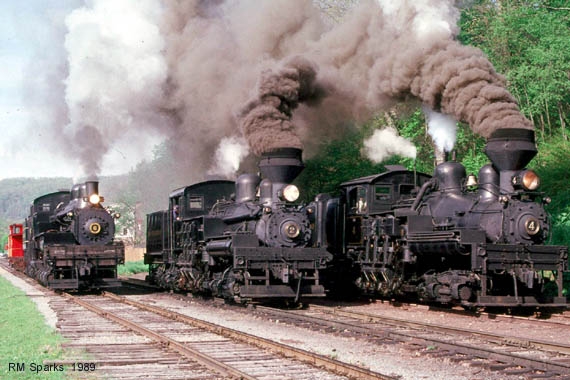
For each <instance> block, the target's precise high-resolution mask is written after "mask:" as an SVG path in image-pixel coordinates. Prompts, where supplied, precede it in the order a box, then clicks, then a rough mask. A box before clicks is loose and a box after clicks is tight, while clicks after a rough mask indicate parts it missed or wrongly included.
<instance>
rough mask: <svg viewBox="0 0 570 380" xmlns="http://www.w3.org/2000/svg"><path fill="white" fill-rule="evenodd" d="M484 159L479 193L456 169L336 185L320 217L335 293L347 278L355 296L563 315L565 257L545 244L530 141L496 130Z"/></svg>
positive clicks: (528, 134)
mask: <svg viewBox="0 0 570 380" xmlns="http://www.w3.org/2000/svg"><path fill="white" fill-rule="evenodd" d="M485 153H486V154H487V156H488V157H489V159H490V160H491V162H492V164H489V165H486V166H484V167H482V168H481V169H480V171H479V179H478V184H477V181H476V178H475V177H474V176H469V177H467V176H466V171H465V168H464V167H463V165H461V164H459V163H457V162H453V161H448V162H444V163H442V164H440V165H438V166H437V167H436V169H435V172H434V175H433V177H430V176H428V175H426V174H420V173H415V172H413V171H408V170H405V168H403V167H398V166H391V167H387V169H388V171H387V172H385V173H382V174H379V175H374V176H370V177H364V178H359V179H355V180H352V181H349V182H346V183H343V184H342V185H341V190H342V192H341V194H342V195H341V196H340V197H339V198H334V199H329V200H328V201H327V202H326V206H325V207H324V208H325V209H326V212H325V213H323V214H326V221H325V225H326V227H325V233H326V236H327V238H326V240H327V241H328V246H329V249H330V250H331V252H334V254H335V260H334V264H335V266H333V268H334V270H333V271H331V272H329V273H328V275H329V276H331V273H334V275H332V276H333V278H332V280H333V281H331V283H334V282H336V283H337V284H336V286H337V288H336V289H335V290H338V286H339V285H338V279H339V278H338V276H348V277H350V276H351V275H350V273H351V271H350V269H353V270H355V271H356V272H357V276H356V277H357V278H356V281H355V283H356V285H357V286H358V287H359V288H360V290H361V291H363V292H366V293H369V294H374V295H379V296H384V297H397V296H404V295H407V296H414V297H417V298H419V299H420V300H424V301H428V302H436V303H444V304H460V305H463V306H465V307H475V306H501V307H504V306H506V307H516V306H533V307H534V306H552V307H558V306H566V305H567V303H566V298H565V297H563V294H562V290H563V289H562V285H563V284H562V281H563V272H564V271H566V270H567V269H568V249H567V247H565V246H553V245H546V241H547V238H548V232H549V219H548V214H547V212H546V211H545V209H544V204H545V203H548V202H549V198H548V197H546V196H545V194H544V193H542V192H539V191H537V188H538V186H539V178H538V176H537V175H536V174H535V173H534V172H533V171H531V170H528V169H525V167H526V165H527V164H528V163H529V162H530V160H531V159H532V158H533V157H534V156H535V154H536V147H535V144H534V132H533V131H530V130H524V129H502V130H498V131H496V132H495V133H494V134H493V135H492V136H491V137H490V138H489V140H488V142H487V146H486V150H485ZM339 273H343V274H342V275H340V274H339ZM335 276H337V278H336V279H335V278H334V277H335ZM352 278H354V277H352ZM331 286H332V285H331Z"/></svg>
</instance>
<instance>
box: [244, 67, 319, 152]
mask: <svg viewBox="0 0 570 380" xmlns="http://www.w3.org/2000/svg"><path fill="white" fill-rule="evenodd" d="M316 76H317V73H316V69H315V67H314V65H313V64H312V63H311V62H310V61H308V60H307V59H305V58H302V57H294V58H293V59H291V60H288V61H287V62H285V64H284V65H283V67H281V68H279V69H277V70H270V69H268V70H265V71H264V72H263V73H262V75H261V79H260V82H259V85H258V91H257V94H256V95H255V97H254V98H253V99H252V100H251V101H250V102H249V103H248V104H247V105H246V106H245V107H244V109H243V110H242V112H241V115H240V118H239V121H240V126H241V130H242V132H243V134H244V136H245V137H246V138H247V140H248V142H249V145H250V147H251V148H252V150H253V152H254V153H255V154H257V155H261V154H262V153H263V152H266V151H269V150H271V149H273V148H278V147H290V148H302V144H301V140H300V138H299V135H298V134H297V131H296V128H295V126H294V125H293V123H292V122H291V116H292V113H293V110H294V109H295V108H297V106H298V105H299V103H301V102H308V103H311V102H317V101H319V99H320V98H322V97H323V95H324V90H323V89H322V88H319V86H318V84H317V82H316Z"/></svg>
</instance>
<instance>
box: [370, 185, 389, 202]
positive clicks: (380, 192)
mask: <svg viewBox="0 0 570 380" xmlns="http://www.w3.org/2000/svg"><path fill="white" fill-rule="evenodd" d="M374 194H375V197H374V199H375V200H377V201H389V200H390V197H391V196H390V186H386V185H377V186H376V187H375V188H374Z"/></svg>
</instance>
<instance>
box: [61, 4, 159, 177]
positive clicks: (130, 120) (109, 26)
mask: <svg viewBox="0 0 570 380" xmlns="http://www.w3.org/2000/svg"><path fill="white" fill-rule="evenodd" d="M89 4H90V5H88V6H84V7H82V8H78V9H76V10H74V11H73V12H71V13H70V14H69V15H68V16H67V18H66V20H65V23H66V25H67V29H68V33H67V35H66V39H65V49H66V50H67V53H68V55H67V60H68V66H69V75H68V76H67V79H66V80H65V85H66V90H65V101H66V104H67V107H68V116H69V123H68V124H67V125H66V126H65V128H63V130H62V131H61V132H62V133H61V134H62V135H63V136H64V137H65V138H66V139H67V144H66V147H67V149H68V150H69V153H70V154H71V156H72V157H74V158H79V161H80V163H81V165H82V167H83V171H84V173H83V174H85V175H87V176H90V177H93V176H96V175H98V174H99V172H100V169H101V165H102V163H103V160H104V159H105V158H108V157H107V155H108V154H109V153H111V151H110V149H111V148H113V149H115V152H118V153H119V154H120V156H116V155H115V156H116V157H115V160H118V161H119V162H120V164H123V168H124V170H125V169H128V168H129V166H134V164H136V162H137V161H136V160H134V161H133V160H127V161H128V165H124V163H123V162H122V161H123V160H126V159H127V158H131V159H132V158H136V159H141V158H143V157H144V155H142V154H141V152H145V151H146V152H149V151H150V150H151V149H148V145H150V147H152V142H153V141H154V142H156V140H157V139H156V138H155V139H152V137H153V133H150V132H152V131H153V129H154V128H156V126H157V125H158V126H160V125H162V124H164V123H165V118H164V117H163V116H161V114H160V113H159V112H158V111H159V109H160V104H161V102H163V101H164V93H163V90H162V85H163V83H164V82H165V80H166V77H167V65H166V61H165V59H164V56H163V53H162V51H163V49H164V39H163V37H162V36H161V34H160V31H159V28H158V22H159V20H160V18H161V7H160V3H159V2H158V1H156V0H143V1H134V0H131V1H112V0H94V1H92V2H90V3H89ZM154 136H156V135H155V134H154ZM149 137H150V138H149ZM125 166H126V167H125Z"/></svg>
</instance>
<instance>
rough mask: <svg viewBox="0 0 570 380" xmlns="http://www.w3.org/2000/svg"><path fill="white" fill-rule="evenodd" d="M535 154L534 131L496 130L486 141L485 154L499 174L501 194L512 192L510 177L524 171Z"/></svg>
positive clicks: (516, 129) (517, 129) (520, 129)
mask: <svg viewBox="0 0 570 380" xmlns="http://www.w3.org/2000/svg"><path fill="white" fill-rule="evenodd" d="M536 153H537V150H536V145H535V143H534V131H532V130H530V129H522V128H505V129H497V130H496V131H495V132H493V133H492V134H491V136H490V137H489V139H488V140H487V145H486V147H485V154H486V155H487V157H489V159H490V160H491V162H492V163H493V167H494V168H495V169H496V170H497V171H498V172H499V175H500V187H501V191H502V192H504V193H510V192H512V191H514V188H513V184H512V182H511V178H512V176H513V175H514V174H515V172H516V171H517V170H521V169H524V167H526V165H527V164H528V163H529V162H530V160H532V158H533V157H534V156H536Z"/></svg>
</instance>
